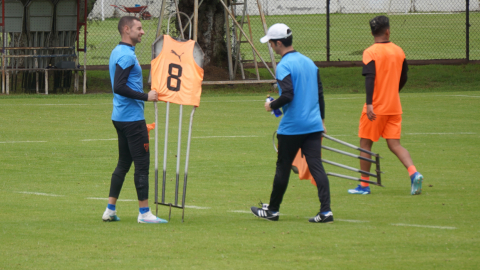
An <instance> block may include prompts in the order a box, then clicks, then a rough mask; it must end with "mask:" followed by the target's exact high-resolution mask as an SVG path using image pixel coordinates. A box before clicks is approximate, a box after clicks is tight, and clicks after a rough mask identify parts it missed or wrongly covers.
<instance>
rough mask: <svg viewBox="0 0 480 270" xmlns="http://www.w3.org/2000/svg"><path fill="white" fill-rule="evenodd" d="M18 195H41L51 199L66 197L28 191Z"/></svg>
mask: <svg viewBox="0 0 480 270" xmlns="http://www.w3.org/2000/svg"><path fill="white" fill-rule="evenodd" d="M17 193H22V194H30V195H40V196H51V197H63V196H65V195H57V194H48V193H40V192H28V191H20V192H17Z"/></svg>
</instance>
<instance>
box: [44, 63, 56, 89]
mask: <svg viewBox="0 0 480 270" xmlns="http://www.w3.org/2000/svg"><path fill="white" fill-rule="evenodd" d="M54 88H55V86H54ZM45 95H48V69H45Z"/></svg>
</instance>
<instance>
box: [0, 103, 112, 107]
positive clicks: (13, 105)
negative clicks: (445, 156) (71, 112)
mask: <svg viewBox="0 0 480 270" xmlns="http://www.w3.org/2000/svg"><path fill="white" fill-rule="evenodd" d="M19 105H23V106H91V105H112V103H97V104H0V106H19Z"/></svg>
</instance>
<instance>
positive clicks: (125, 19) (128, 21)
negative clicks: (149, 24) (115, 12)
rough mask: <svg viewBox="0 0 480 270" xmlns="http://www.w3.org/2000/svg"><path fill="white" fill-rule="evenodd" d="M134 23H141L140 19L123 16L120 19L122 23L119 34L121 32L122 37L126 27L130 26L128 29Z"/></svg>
mask: <svg viewBox="0 0 480 270" xmlns="http://www.w3.org/2000/svg"><path fill="white" fill-rule="evenodd" d="M133 21H140V19H139V18H137V17H134V16H123V17H122V18H120V21H118V32H120V35H122V30H123V27H125V25H128V27H132V26H133Z"/></svg>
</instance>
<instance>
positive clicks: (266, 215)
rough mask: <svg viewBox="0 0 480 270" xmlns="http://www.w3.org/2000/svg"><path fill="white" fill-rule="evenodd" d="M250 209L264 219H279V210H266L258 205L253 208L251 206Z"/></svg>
mask: <svg viewBox="0 0 480 270" xmlns="http://www.w3.org/2000/svg"><path fill="white" fill-rule="evenodd" d="M250 210H252V213H253V214H254V215H255V216H256V217H259V218H263V219H266V220H271V221H277V220H278V212H273V211H270V210H265V209H262V208H258V207H255V206H252V208H250Z"/></svg>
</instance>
